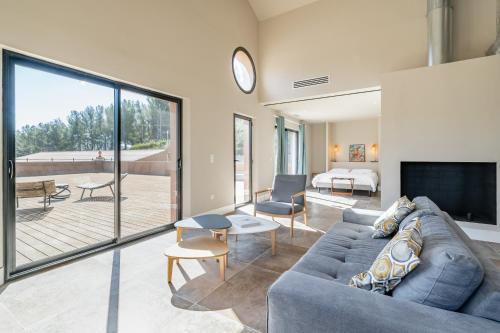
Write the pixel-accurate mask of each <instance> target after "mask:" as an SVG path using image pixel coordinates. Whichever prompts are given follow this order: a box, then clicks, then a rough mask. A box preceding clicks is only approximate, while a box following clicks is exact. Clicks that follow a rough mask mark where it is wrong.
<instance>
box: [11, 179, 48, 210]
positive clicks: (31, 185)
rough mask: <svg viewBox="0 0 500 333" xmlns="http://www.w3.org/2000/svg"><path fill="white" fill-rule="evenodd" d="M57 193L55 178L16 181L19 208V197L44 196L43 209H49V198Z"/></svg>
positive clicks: (17, 205)
mask: <svg viewBox="0 0 500 333" xmlns="http://www.w3.org/2000/svg"><path fill="white" fill-rule="evenodd" d="M55 193H57V189H56V182H55V181H54V180H42V181H36V182H22V183H16V207H17V208H19V198H39V197H42V198H43V210H44V211H46V210H47V199H49V200H48V201H49V206H50V198H51V197H52V195H54V194H55Z"/></svg>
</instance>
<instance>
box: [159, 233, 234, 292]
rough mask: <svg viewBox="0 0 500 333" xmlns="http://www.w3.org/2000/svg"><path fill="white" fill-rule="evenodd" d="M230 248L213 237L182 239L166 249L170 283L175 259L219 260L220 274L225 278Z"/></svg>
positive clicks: (222, 278)
mask: <svg viewBox="0 0 500 333" xmlns="http://www.w3.org/2000/svg"><path fill="white" fill-rule="evenodd" d="M228 253H229V250H228V248H227V245H226V243H224V242H222V241H220V240H218V239H215V238H211V237H195V238H189V239H186V240H183V241H180V242H179V243H177V244H174V245H172V246H170V247H169V248H168V249H166V250H165V256H166V257H167V261H168V263H167V277H168V283H171V282H172V269H173V266H174V261H175V260H179V259H210V258H215V259H218V260H219V275H220V278H221V280H224V279H225V274H226V260H227V254H228Z"/></svg>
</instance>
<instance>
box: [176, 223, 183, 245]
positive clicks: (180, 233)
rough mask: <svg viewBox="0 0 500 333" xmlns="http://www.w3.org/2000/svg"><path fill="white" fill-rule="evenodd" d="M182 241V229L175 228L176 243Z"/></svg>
mask: <svg viewBox="0 0 500 333" xmlns="http://www.w3.org/2000/svg"><path fill="white" fill-rule="evenodd" d="M181 240H182V228H180V227H177V243H179V242H180V241H181Z"/></svg>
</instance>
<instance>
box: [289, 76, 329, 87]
mask: <svg viewBox="0 0 500 333" xmlns="http://www.w3.org/2000/svg"><path fill="white" fill-rule="evenodd" d="M328 83H330V76H329V75H325V76H318V77H313V78H311V79H305V80H299V81H293V89H299V88H306V87H310V86H317V85H319V84H328Z"/></svg>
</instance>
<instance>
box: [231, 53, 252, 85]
mask: <svg viewBox="0 0 500 333" xmlns="http://www.w3.org/2000/svg"><path fill="white" fill-rule="evenodd" d="M233 75H234V80H235V81H236V84H237V85H238V87H239V88H240V89H241V91H243V92H244V93H245V94H251V93H252V92H253V90H254V89H255V82H256V75H255V64H254V63H253V60H252V56H251V55H250V53H248V51H247V50H246V49H245V48H243V47H238V48H237V49H236V50H234V53H233Z"/></svg>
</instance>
